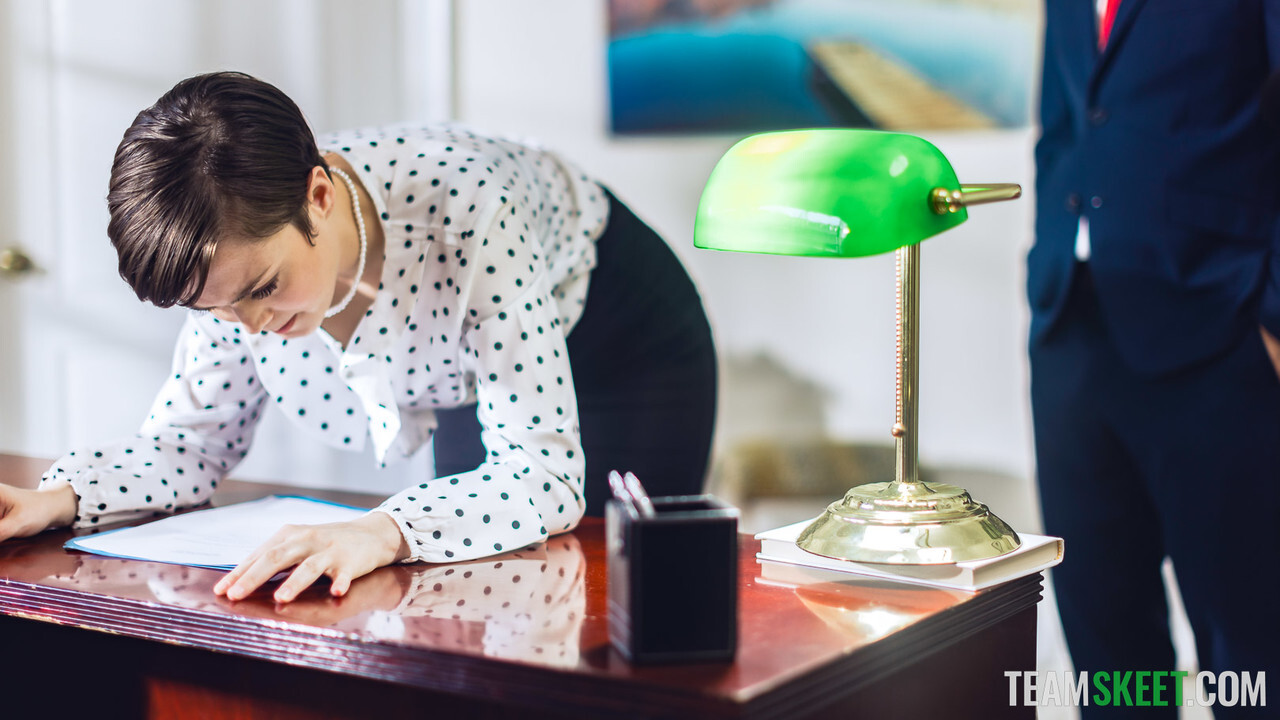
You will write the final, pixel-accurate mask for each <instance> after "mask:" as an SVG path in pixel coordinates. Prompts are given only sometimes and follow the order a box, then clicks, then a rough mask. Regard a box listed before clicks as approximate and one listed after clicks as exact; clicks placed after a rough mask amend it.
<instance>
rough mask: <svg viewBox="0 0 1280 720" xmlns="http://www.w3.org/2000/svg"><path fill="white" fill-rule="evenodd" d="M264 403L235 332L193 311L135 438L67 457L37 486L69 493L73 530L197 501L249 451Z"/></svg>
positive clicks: (228, 325)
mask: <svg viewBox="0 0 1280 720" xmlns="http://www.w3.org/2000/svg"><path fill="white" fill-rule="evenodd" d="M266 399H267V394H266V391H265V390H264V389H263V388H262V386H261V384H260V383H259V382H258V378H257V374H256V372H255V370H254V364H253V359H252V357H251V356H250V354H249V348H248V344H247V342H246V341H245V340H244V338H243V337H242V336H241V330H240V328H239V327H238V326H236V325H235V324H233V323H223V322H221V321H219V320H218V319H217V318H214V317H213V316H211V315H207V314H204V313H196V312H192V313H191V314H189V315H188V316H187V321H186V323H185V325H184V326H183V328H182V330H181V332H180V333H179V336H178V343H177V347H176V348H175V350H174V356H173V371H172V374H171V375H170V376H169V378H168V379H167V380H166V381H165V383H164V385H163V386H162V387H161V389H160V392H159V394H158V395H157V396H156V399H155V402H154V404H153V405H152V407H151V414H150V415H149V416H148V418H147V420H146V422H144V423H143V424H142V428H141V429H140V430H139V431H138V434H137V435H136V436H134V437H132V438H129V439H127V440H121V441H117V442H114V443H109V444H106V445H102V446H98V447H94V448H90V449H87V450H77V451H75V452H72V453H69V454H68V455H66V456H64V457H62V458H60V459H58V461H57V462H55V463H54V464H53V467H51V468H50V469H49V471H48V472H46V473H45V474H44V477H43V478H42V479H41V483H42V484H43V483H51V482H54V481H59V480H65V481H67V482H70V483H71V485H72V487H73V488H75V491H76V495H77V496H78V498H79V501H78V507H77V512H76V520H75V526H76V527H87V526H94V525H100V524H107V523H111V522H116V521H121V520H129V519H133V518H135V517H138V516H141V515H145V514H152V513H170V512H173V511H174V510H177V509H180V508H184V507H190V506H193V505H199V504H200V503H203V502H205V501H206V500H208V499H209V497H210V496H211V495H212V494H213V490H214V489H215V488H216V487H217V486H218V481H219V480H221V479H222V478H223V476H225V475H226V474H227V473H228V472H229V471H230V470H231V469H232V468H233V467H235V466H236V464H238V463H239V462H240V460H241V459H243V458H244V456H245V454H246V453H247V452H248V448H249V442H250V440H251V438H252V435H253V429H254V427H255V426H256V425H257V422H258V418H259V417H260V415H261V413H262V409H263V405H264V404H265V403H266Z"/></svg>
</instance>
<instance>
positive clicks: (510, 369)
mask: <svg viewBox="0 0 1280 720" xmlns="http://www.w3.org/2000/svg"><path fill="white" fill-rule="evenodd" d="M525 212H528V210H526V209H523V208H522V207H521V206H519V205H518V204H515V203H510V204H504V205H503V206H502V208H501V209H500V210H499V211H498V212H497V213H496V215H495V216H494V220H493V221H492V223H491V224H490V225H489V226H488V231H487V232H486V233H485V235H484V236H483V237H482V238H480V239H479V242H473V243H469V244H468V248H469V249H468V250H467V252H468V253H470V254H471V255H472V257H470V258H468V259H469V260H470V262H471V264H472V265H473V273H474V275H473V276H472V281H471V283H470V284H469V288H468V292H469V297H467V298H466V301H467V304H468V306H469V309H468V313H467V314H468V321H467V323H466V326H465V327H464V331H463V332H464V335H463V357H462V363H463V369H464V370H466V371H467V372H469V373H473V374H474V376H475V378H476V396H477V400H478V410H477V417H478V418H479V421H480V425H481V427H482V432H481V440H482V441H483V443H484V446H485V450H486V459H485V462H484V463H483V464H481V466H480V467H478V468H476V469H475V470H473V471H470V472H465V473H460V474H458V475H453V476H448V477H441V478H436V479H434V480H431V481H429V482H427V483H422V484H420V485H417V486H415V487H412V488H410V489H408V490H406V491H404V492H401V493H399V494H397V495H394V496H392V497H391V498H390V499H388V500H387V501H386V502H385V503H383V504H382V505H381V506H380V507H379V508H378V509H379V510H381V511H383V512H386V513H388V514H389V515H391V516H392V518H394V519H395V520H396V521H397V523H399V525H400V528H401V531H402V533H403V534H404V537H405V540H406V542H407V543H408V545H409V548H410V550H411V552H412V557H413V559H416V560H424V561H427V562H450V561H456V560H470V559H475V558H479V557H484V556H486V555H492V554H494V553H498V552H504V551H507V550H514V549H518V548H521V547H524V546H526V545H529V544H531V543H535V542H539V541H542V540H545V539H546V538H547V537H548V536H549V535H552V534H555V533H559V532H566V531H568V530H572V529H573V528H574V527H575V526H576V525H577V523H578V521H579V520H580V519H581V518H582V514H583V511H584V509H585V503H584V500H583V474H584V472H585V467H586V466H585V462H584V459H583V454H582V441H581V439H580V437H579V430H578V407H577V401H576V399H575V397H574V392H573V376H572V373H571V372H570V368H569V353H568V350H567V349H566V347H565V335H564V331H563V328H562V327H561V320H560V317H559V312H558V309H557V306H556V304H555V302H554V299H553V297H552V288H551V286H550V281H549V280H548V278H547V272H546V268H545V264H544V262H543V259H542V257H541V256H540V254H539V253H540V252H541V250H540V247H539V245H538V240H537V238H535V237H533V236H532V235H531V233H530V231H529V229H528V228H529V223H528V221H527V218H526V217H524V216H523V213H525Z"/></svg>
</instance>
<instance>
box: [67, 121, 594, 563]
mask: <svg viewBox="0 0 1280 720" xmlns="http://www.w3.org/2000/svg"><path fill="white" fill-rule="evenodd" d="M321 149H322V150H326V151H331V152H336V153H339V154H341V155H342V156H343V157H344V158H345V159H346V160H347V161H348V162H349V163H350V164H351V166H352V167H353V168H355V170H356V173H357V175H358V176H359V181H360V182H361V183H362V184H363V185H364V187H365V188H366V189H367V190H368V191H369V194H370V195H371V196H372V197H373V200H374V204H375V205H376V206H377V212H378V214H379V217H380V218H381V220H382V228H383V232H384V234H385V237H386V247H385V256H384V263H383V269H382V284H381V286H380V287H379V292H378V295H377V297H376V298H375V300H374V303H373V306H372V307H371V308H370V309H369V311H368V312H367V313H366V315H365V317H364V318H363V319H362V320H361V322H360V324H359V325H358V326H357V328H356V330H355V333H354V334H353V336H352V339H351V341H350V343H349V344H348V346H347V347H346V348H343V347H341V346H340V345H339V344H338V343H337V342H336V341H334V340H333V338H331V337H330V336H329V335H328V334H327V333H325V332H324V331H323V330H319V331H317V332H315V333H312V334H311V335H308V336H306V337H303V338H297V339H294V340H287V339H284V338H281V337H280V336H278V335H273V334H269V333H266V332H263V333H260V334H257V335H249V334H247V333H245V332H244V331H243V329H242V328H241V327H240V326H239V325H238V324H235V323H224V322H221V321H220V320H218V319H217V318H215V317H213V316H212V315H209V314H207V313H198V312H193V313H191V314H190V315H189V316H188V317H187V321H186V325H185V326H184V327H183V329H182V331H181V333H180V336H179V340H178V345H177V348H176V350H175V353H174V360H173V374H172V375H171V376H170V378H169V379H168V381H167V382H166V383H165V385H164V386H163V388H161V390H160V393H159V395H158V397H157V398H156V400H155V403H154V405H153V406H152V410H151V415H150V417H148V418H147V420H146V422H144V423H143V426H142V429H141V430H140V431H139V433H138V435H137V436H136V437H134V438H132V439H129V440H125V441H122V442H116V443H113V444H109V445H104V446H101V447H97V448H93V449H89V450H81V451H77V452H73V453H70V454H69V455H67V456H65V457H63V458H61V459H59V460H58V461H57V462H56V463H55V464H54V465H53V467H52V468H50V469H49V471H48V472H47V473H45V475H44V478H43V481H44V482H51V481H54V480H60V479H61V480H67V481H70V483H71V484H72V485H73V486H74V487H75V490H76V493H77V495H78V496H79V506H78V515H77V518H76V525H77V526H79V527H83V526H91V525H98V524H105V523H108V522H114V521H117V520H124V519H129V518H132V517H136V516H138V515H140V514H146V513H152V512H171V511H173V510H175V509H177V508H182V507H188V506H191V505H196V504H199V503H201V502H203V501H204V500H206V499H208V497H209V495H210V494H211V493H212V492H213V490H214V488H216V487H217V484H218V481H219V480H220V479H221V478H222V477H223V476H224V475H225V474H226V473H227V472H229V471H230V470H231V469H232V468H234V467H235V466H236V464H237V463H238V462H239V461H240V460H241V459H242V458H243V457H244V456H245V454H246V453H247V452H248V448H249V444H250V441H251V440H252V437H253V430H254V426H255V425H256V424H257V421H258V419H259V418H260V417H261V414H262V412H263V411H264V408H265V407H266V406H267V405H275V406H276V408H277V409H278V410H279V411H281V412H283V413H284V414H285V415H286V416H287V417H289V418H290V419H291V420H292V421H293V423H294V424H295V425H297V426H298V427H299V429H301V430H303V431H306V432H311V433H315V434H316V435H318V436H319V437H320V438H321V439H323V440H324V441H325V442H327V443H329V444H331V445H334V446H337V447H345V448H351V449H353V450H359V449H361V448H362V447H363V446H364V443H365V442H366V439H367V440H368V441H370V442H372V443H373V449H374V451H375V455H376V457H377V458H378V460H379V461H380V462H382V463H383V464H384V465H385V464H386V462H388V461H389V460H392V459H396V458H402V457H407V456H409V455H411V454H412V453H413V452H415V451H416V450H418V449H419V448H420V447H422V446H423V445H424V444H425V443H426V442H427V441H428V440H429V439H430V437H431V434H432V432H433V430H434V429H435V425H436V420H435V413H434V410H435V409H436V408H450V407H457V406H461V405H466V404H469V403H472V402H477V403H478V405H477V407H478V411H477V414H478V417H479V420H480V424H481V427H482V433H481V439H482V440H483V442H484V446H485V448H486V451H487V455H486V459H485V462H484V463H483V464H482V465H481V466H480V467H478V468H477V469H475V470H474V471H470V472H466V473H461V474H458V475H453V476H449V477H442V478H436V479H433V480H429V481H427V482H424V483H421V484H419V485H416V486H414V487H411V488H409V489H408V490H405V491H403V492H400V493H399V494H397V495H394V496H392V497H391V498H389V499H388V500H387V501H386V502H384V503H383V504H382V505H381V506H379V507H378V508H377V510H379V511H382V512H385V513H387V514H388V515H390V516H391V517H392V518H393V519H395V520H396V522H397V523H398V524H399V525H400V527H401V531H402V532H403V534H404V537H405V539H406V541H407V542H408V544H409V547H410V549H411V552H412V558H411V559H415V560H424V561H428V562H445V561H453V560H463V559H472V558H478V557H483V556H486V555H491V554H493V553H497V552H502V551H504V550H512V549H516V548H519V547H523V546H525V545H528V544H530V543H534V542H538V541H540V540H543V539H545V538H546V537H547V536H548V535H549V534H554V533H557V532H563V531H566V530H570V529H572V528H573V527H574V526H575V525H576V524H577V522H578V520H579V519H580V518H581V516H582V513H583V507H584V505H583V490H582V488H583V473H584V466H585V465H584V461H583V456H582V446H581V441H580V439H579V432H578V416H577V404H576V401H575V398H574V392H573V380H572V376H571V374H570V368H569V358H568V354H567V351H566V349H565V337H566V336H567V335H568V333H569V330H570V329H571V328H572V327H573V325H574V323H576V322H577V320H578V318H579V317H580V316H581V314H582V306H583V302H584V300H585V298H586V292H587V283H588V279H589V275H590V271H591V269H592V268H593V267H594V266H595V258H596V254H595V239H596V238H598V237H599V236H600V234H601V233H602V232H603V230H604V226H605V221H606V218H607V215H608V201H607V198H606V196H605V194H604V192H603V190H602V189H601V187H600V185H598V184H597V183H596V182H595V181H593V180H592V179H590V178H588V177H587V176H586V175H584V174H583V173H582V172H581V171H579V170H577V169H575V168H573V167H572V166H570V165H568V164H567V163H565V162H564V161H563V160H561V159H559V158H557V157H555V156H553V155H551V154H550V153H548V152H546V151H544V150H541V149H538V148H536V147H535V146H533V145H530V144H528V143H523V144H522V143H517V142H513V141H508V140H503V139H496V138H490V137H486V136H482V135H478V134H474V133H473V132H471V131H469V130H466V129H464V128H460V127H448V126H444V127H442V126H436V127H427V128H422V127H398V128H380V129H366V130H357V131H347V132H343V133H339V134H335V135H332V136H329V137H326V138H322V142H321Z"/></svg>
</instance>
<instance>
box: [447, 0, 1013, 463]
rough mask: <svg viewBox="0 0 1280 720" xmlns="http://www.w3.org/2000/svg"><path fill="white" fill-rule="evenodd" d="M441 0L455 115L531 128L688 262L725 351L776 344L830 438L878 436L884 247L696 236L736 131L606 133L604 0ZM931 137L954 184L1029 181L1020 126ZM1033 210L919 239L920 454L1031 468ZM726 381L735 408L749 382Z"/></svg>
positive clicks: (985, 215)
mask: <svg viewBox="0 0 1280 720" xmlns="http://www.w3.org/2000/svg"><path fill="white" fill-rule="evenodd" d="M455 7H456V12H457V16H456V29H457V33H456V42H455V48H456V50H455V52H456V57H457V68H456V73H457V74H456V82H457V86H456V91H455V95H456V103H457V104H456V115H457V117H458V119H459V120H461V121H464V122H468V123H471V124H474V125H477V126H479V127H481V128H485V129H489V130H493V131H501V132H509V133H516V134H525V135H531V136H534V137H537V138H539V139H540V140H542V141H543V142H544V143H545V144H547V145H549V146H551V147H554V148H556V149H558V150H560V151H562V152H563V153H564V154H565V155H567V156H568V157H570V158H571V159H572V160H574V161H576V162H577V163H578V164H580V165H581V166H583V167H584V168H585V169H587V170H588V171H590V172H593V173H595V174H596V175H597V176H598V177H600V178H602V179H603V180H604V181H605V182H607V183H608V184H610V185H611V186H612V187H613V189H614V190H615V192H616V193H617V194H618V195H619V196H620V197H622V198H623V199H624V200H625V201H627V202H628V204H630V205H632V206H633V208H634V209H635V210H636V212H637V214H639V215H640V216H641V217H643V218H645V219H646V220H648V221H649V222H650V224H652V225H653V226H654V227H655V228H656V229H657V230H658V231H659V232H661V233H662V234H663V235H664V237H666V239H667V241H668V242H669V243H670V244H671V245H672V246H673V248H674V249H675V250H676V252H677V253H678V254H679V255H680V256H681V257H682V258H683V259H684V261H685V263H686V265H687V266H688V267H689V269H690V271H691V272H692V274H693V275H694V277H695V279H696V280H697V282H698V284H699V286H700V288H701V290H702V294H703V297H704V300H705V301H706V303H707V306H708V310H709V313H710V315H711V318H712V322H713V326H714V329H715V333H716V339H717V343H718V345H719V348H720V352H721V353H722V355H724V356H739V355H746V354H750V353H754V352H756V351H760V350H765V351H768V352H769V353H772V354H774V355H776V356H777V357H778V358H779V360H780V361H781V362H782V363H783V364H784V365H786V366H787V367H789V368H790V369H791V370H793V371H794V372H796V373H798V374H800V375H802V376H805V377H807V378H808V379H810V380H811V381H813V382H815V383H817V384H818V385H819V386H820V387H822V388H824V389H825V391H826V392H827V393H828V395H829V404H828V406H827V420H828V427H829V431H830V433H831V434H832V435H835V436H838V437H842V438H853V439H868V438H870V439H884V440H885V441H888V440H890V438H889V436H888V428H889V426H890V424H891V423H892V422H893V412H894V398H893V354H894V344H893V343H894V332H893V317H894V315H893V312H894V307H893V305H894V303H893V258H892V256H884V257H879V258H873V259H866V260H849V261H831V260H813V259H805V258H781V257H772V256H756V255H739V254H732V253H713V252H709V251H703V250H697V249H695V248H694V247H693V240H692V227H693V218H694V213H695V210H696V207H697V201H698V197H699V194H700V192H701V189H702V185H703V183H704V181H705V180H706V177H707V175H708V174H709V173H710V171H711V168H712V167H713V165H714V164H715V162H716V160H717V159H718V158H719V157H720V155H721V154H722V153H723V152H724V151H725V150H726V149H727V148H728V147H729V146H730V145H731V144H732V143H733V142H734V141H735V140H736V139H737V137H736V136H735V137H731V136H700V137H664V138H621V139H619V138H612V137H610V136H609V134H608V131H607V127H608V125H607V123H608V119H607V108H608V103H607V98H608V94H607V93H608V88H607V78H606V66H605V52H606V47H605V45H606V40H607V39H606V31H605V28H606V15H605V7H604V3H603V2H594V1H591V0H542V1H541V2H537V3H530V2H524V1H522V0H466V1H465V2H458V3H456V5H455ZM929 139H930V140H932V141H933V142H935V144H937V145H938V146H939V147H940V148H941V149H942V151H943V152H944V153H945V154H946V155H947V156H948V157H949V158H950V159H951V161H952V163H953V165H954V166H955V168H956V171H957V173H958V175H959V177H960V179H961V181H962V182H970V183H981V182H1019V183H1022V184H1023V186H1024V188H1026V187H1028V186H1029V184H1030V182H1031V178H1032V167H1031V147H1032V143H1033V132H1032V131H1031V130H1030V129H1025V130H1017V131H998V132H988V133H983V134H964V135H934V136H930V137H929ZM1031 216H1032V215H1031V200H1030V198H1024V199H1022V200H1020V201H1018V202H1015V203H1006V204H1004V205H996V206H990V207H982V208H978V209H976V210H974V211H973V213H972V215H971V219H970V220H969V222H968V223H966V224H965V225H962V226H961V227H960V228H958V229H956V230H953V231H951V232H948V233H946V234H945V235H942V236H939V237H937V238H934V239H932V240H930V241H929V242H927V243H926V244H925V246H924V253H923V262H922V268H923V277H924V285H923V291H922V297H921V309H922V316H923V318H922V328H921V352H922V358H921V364H922V368H921V433H922V435H921V455H922V460H923V461H924V462H926V463H931V462H932V463H948V464H952V463H959V464H964V465H980V466H985V467H991V468H993V469H995V470H1000V471H1003V472H1005V473H1009V474H1013V475H1017V476H1021V477H1029V476H1030V463H1031V460H1030V458H1031V451H1030V431H1029V419H1028V418H1029V411H1028V408H1027V399H1026V395H1027V393H1026V385H1027V378H1026V362H1025V357H1024V356H1025V353H1024V345H1025V332H1026V331H1025V326H1026V322H1027V316H1028V315H1027V310H1026V308H1025V302H1024V299H1023V292H1022V287H1023V258H1024V255H1025V252H1026V249H1027V248H1028V247H1029V246H1030V228H1031ZM722 390H723V392H724V394H726V395H728V396H729V397H726V398H725V399H724V402H726V403H731V402H733V397H732V395H733V394H734V393H739V392H749V391H750V388H743V387H734V386H732V385H726V386H725V387H723V388H722ZM783 422H785V418H779V423H783ZM755 424H757V425H758V423H755ZM720 429H721V430H722V431H723V432H724V433H725V434H726V435H727V434H732V433H734V419H733V418H732V417H727V416H725V414H722V417H721V428H720ZM722 439H723V438H722Z"/></svg>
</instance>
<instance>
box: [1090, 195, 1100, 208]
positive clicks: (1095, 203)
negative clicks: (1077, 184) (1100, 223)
mask: <svg viewBox="0 0 1280 720" xmlns="http://www.w3.org/2000/svg"><path fill="white" fill-rule="evenodd" d="M1089 205H1090V207H1092V208H1093V209H1095V210H1096V209H1098V208H1100V207H1102V197H1101V196H1100V195H1094V196H1093V197H1091V198H1089Z"/></svg>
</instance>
